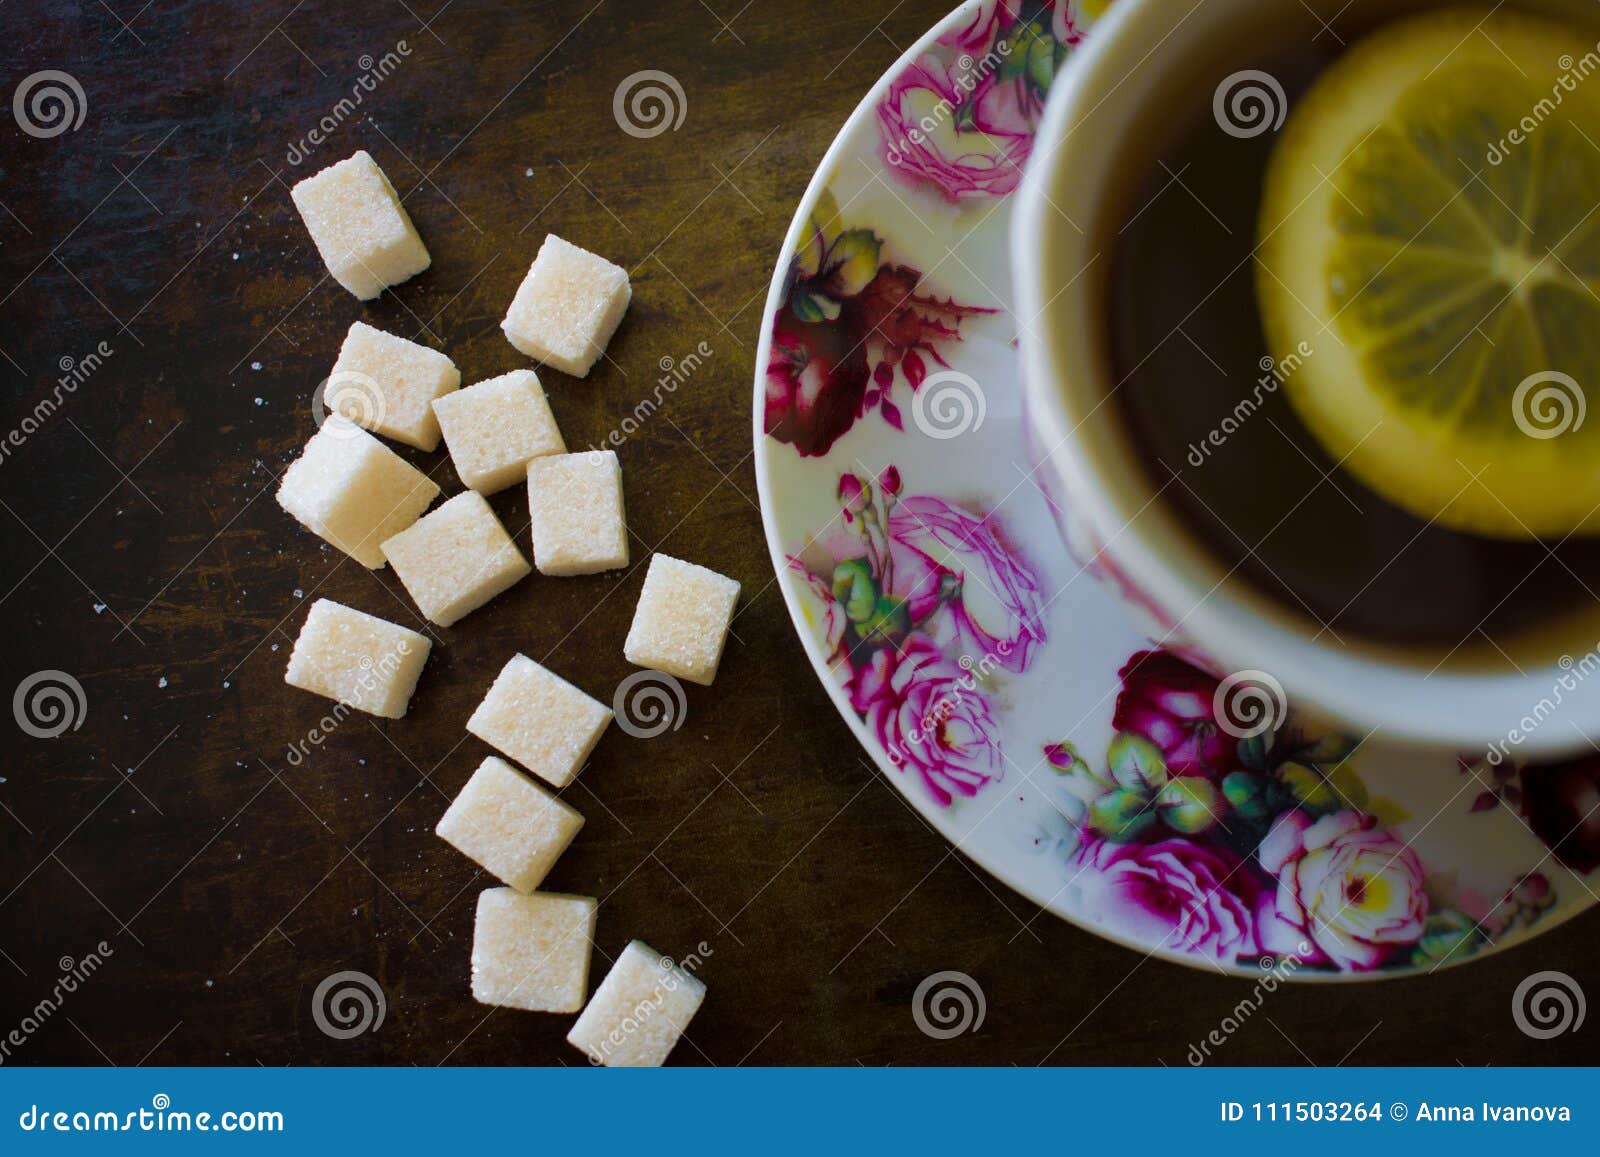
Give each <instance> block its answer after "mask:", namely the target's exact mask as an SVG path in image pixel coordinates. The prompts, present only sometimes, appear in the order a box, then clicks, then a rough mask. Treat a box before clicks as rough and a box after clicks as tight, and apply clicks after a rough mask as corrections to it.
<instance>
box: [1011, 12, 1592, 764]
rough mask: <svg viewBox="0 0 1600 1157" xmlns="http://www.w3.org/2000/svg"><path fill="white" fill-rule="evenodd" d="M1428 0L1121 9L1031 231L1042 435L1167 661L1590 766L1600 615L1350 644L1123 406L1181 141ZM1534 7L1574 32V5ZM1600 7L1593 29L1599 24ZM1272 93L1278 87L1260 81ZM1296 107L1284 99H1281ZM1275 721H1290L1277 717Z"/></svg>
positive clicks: (1030, 350)
mask: <svg viewBox="0 0 1600 1157" xmlns="http://www.w3.org/2000/svg"><path fill="white" fill-rule="evenodd" d="M1430 6H1433V5H1431V4H1429V3H1427V2H1426V0H1349V2H1348V3H1346V2H1344V0H1302V2H1301V3H1298V4H1285V3H1283V2H1282V0H1200V2H1192V0H1184V2H1182V3H1175V2H1173V0H1119V2H1118V3H1116V4H1113V5H1112V6H1111V8H1110V10H1109V12H1108V13H1107V14H1106V15H1105V16H1104V17H1103V18H1102V19H1101V20H1099V21H1098V22H1097V23H1096V25H1095V29H1094V34H1093V35H1092V36H1090V37H1088V38H1087V39H1086V40H1085V42H1084V43H1083V45H1082V46H1081V47H1079V48H1078V50H1077V51H1076V52H1075V54H1074V55H1073V56H1072V58H1071V61H1070V63H1069V65H1068V67H1067V68H1066V69H1065V70H1064V71H1063V73H1062V75H1061V76H1060V77H1059V78H1058V79H1057V81H1056V83H1055V85H1054V87H1053V88H1052V89H1051V91H1050V96H1049V100H1048V104H1047V106H1046V108H1045V111H1044V115H1043V119H1042V121H1041V123H1040V127H1039V131H1038V133H1037V136H1036V138H1035V140H1034V143H1033V149H1032V154H1031V156H1030V159H1029V163H1028V169H1027V173H1026V176H1025V178H1024V180H1023V182H1022V185H1021V187H1020V189H1019V191H1018V194H1017V196H1018V209H1017V213H1016V215H1015V217H1014V218H1013V222H1012V261H1013V269H1014V274H1015V280H1016V291H1017V298H1018V312H1019V314H1020V316H1021V317H1022V318H1025V319H1028V323H1027V324H1025V325H1024V326H1023V327H1022V332H1021V337H1020V341H1021V347H1022V355H1023V366H1024V376H1025V381H1024V388H1025V393H1026V398H1027V406H1028V417H1029V422H1030V435H1031V437H1032V439H1033V442H1034V446H1035V452H1036V456H1037V458H1038V460H1039V465H1040V469H1039V470H1038V477H1039V478H1040V479H1041V482H1042V484H1043V485H1044V486H1045V488H1046V489H1047V490H1048V491H1049V492H1050V494H1051V496H1052V498H1053V501H1054V503H1055V506H1056V508H1057V513H1058V520H1059V521H1060V523H1061V525H1062V529H1063V532H1064V535H1065V537H1066V539H1067V542H1068V545H1069V546H1070V547H1071V548H1072V550H1073V553H1074V554H1075V555H1076V556H1077V557H1078V558H1079V560H1080V561H1081V562H1083V563H1085V564H1087V565H1090V566H1092V568H1093V569H1094V570H1095V571H1096V573H1098V574H1100V575H1101V576H1103V577H1105V578H1106V579H1108V580H1109V581H1110V582H1111V583H1112V584H1113V585H1114V586H1115V588H1116V589H1117V590H1118V591H1119V592H1120V593H1121V594H1122V595H1123V596H1124V598H1125V600H1126V601H1127V602H1128V603H1129V605H1130V606H1132V607H1133V608H1134V609H1135V610H1136V611H1138V612H1140V613H1141V615H1142V617H1143V618H1144V620H1145V621H1146V624H1147V626H1151V627H1153V629H1154V630H1155V631H1156V632H1157V635H1158V639H1159V642H1160V644H1161V645H1162V646H1166V647H1169V648H1171V647H1177V648H1183V649H1185V650H1186V651H1187V652H1188V653H1191V654H1195V655H1199V656H1203V657H1204V661H1205V662H1206V664H1207V665H1208V666H1210V667H1212V668H1213V669H1214V670H1216V671H1217V672H1218V673H1219V674H1222V675H1225V676H1227V677H1226V678H1225V679H1224V680H1223V681H1224V683H1228V682H1229V680H1237V681H1238V683H1239V685H1240V686H1245V687H1247V688H1248V690H1249V692H1250V694H1252V695H1255V696H1258V697H1259V696H1265V697H1266V698H1269V699H1274V698H1275V699H1276V700H1278V701H1279V702H1280V703H1281V702H1282V701H1283V699H1284V697H1285V696H1286V695H1287V696H1288V697H1292V698H1294V699H1295V700H1296V701H1298V702H1299V703H1301V704H1302V705H1304V706H1306V707H1309V708H1312V709H1314V710H1317V711H1320V712H1321V713H1323V714H1326V715H1328V716H1331V717H1332V718H1333V719H1335V720H1337V721H1338V722H1340V723H1342V724H1344V725H1345V726H1347V727H1349V728H1351V729H1353V730H1354V731H1355V733H1356V734H1357V735H1362V734H1368V735H1370V734H1374V733H1380V734H1381V735H1382V736H1383V737H1384V738H1386V739H1395V740H1405V741H1415V742H1422V743H1430V744H1438V745H1442V746H1449V747H1453V748H1455V749H1456V750H1459V751H1468V752H1477V753H1483V752H1487V753H1489V758H1490V759H1491V761H1492V762H1495V763H1499V762H1500V761H1502V760H1505V759H1508V758H1510V757H1512V756H1513V755H1515V757H1516V758H1518V759H1529V758H1534V757H1539V756H1551V755H1559V754H1567V753H1571V752H1573V751H1578V750H1582V751H1584V752H1587V751H1588V750H1589V740H1588V739H1587V738H1586V736H1588V735H1595V734H1600V678H1595V679H1590V678H1589V675H1590V674H1593V673H1600V644H1597V640H1600V622H1597V621H1596V615H1595V613H1594V612H1593V611H1590V612H1588V613H1586V615H1585V616H1583V617H1581V618H1578V619H1573V620H1567V621H1559V622H1557V623H1556V624H1554V625H1553V626H1552V627H1549V628H1545V629H1541V631H1540V632H1539V633H1538V634H1537V635H1536V636H1529V637H1528V638H1526V639H1523V640H1520V641H1519V642H1518V643H1516V644H1514V645H1512V646H1511V648H1510V651H1511V654H1510V655H1509V656H1507V657H1506V661H1504V662H1501V661H1499V660H1498V659H1495V658H1494V656H1493V655H1489V656H1487V660H1488V661H1485V659H1486V656H1485V655H1484V654H1483V653H1482V652H1481V651H1480V652H1478V653H1470V652H1469V650H1468V649H1467V648H1460V649H1459V650H1457V651H1452V652H1450V653H1448V654H1446V653H1444V649H1443V648H1442V647H1441V648H1436V649H1428V648H1420V647H1417V648H1413V647H1401V646H1399V645H1387V644H1381V643H1377V642H1370V641H1367V642H1363V641H1359V640H1356V639H1353V638H1344V639H1337V638H1335V637H1333V636H1332V635H1331V633H1330V632H1327V631H1318V630H1317V628H1316V624H1314V623H1310V622H1309V620H1307V619H1304V618H1302V617H1301V616H1300V615H1298V614H1297V613H1295V612H1293V611H1291V610H1290V609H1289V608H1288V607H1286V606H1285V605H1283V604H1280V603H1277V602H1275V601H1273V600H1272V599H1270V598H1267V597H1266V596H1264V595H1263V594H1261V593H1260V592H1258V591H1257V590H1256V589H1255V588H1254V587H1252V586H1249V585H1248V584H1247V583H1245V582H1244V581H1242V580H1240V579H1237V578H1235V577H1234V575H1233V573H1232V572H1230V571H1228V570H1227V569H1226V568H1225V567H1224V566H1223V565H1222V564H1221V563H1220V562H1219V561H1218V559H1217V558H1216V557H1214V556H1213V555H1212V554H1211V552H1210V551H1209V550H1207V549H1206V548H1205V547H1204V546H1203V545H1202V544H1201V543H1200V541H1199V540H1198V539H1197V538H1196V537H1195V536H1194V535H1193V534H1191V533H1190V531H1189V530H1188V529H1187V528H1186V527H1185V526H1184V525H1182V523H1181V521H1180V519H1179V518H1178V516H1177V514H1176V512H1175V510H1174V508H1173V507H1171V506H1170V505H1168V504H1166V503H1164V502H1162V501H1160V500H1158V490H1157V487H1156V485H1155V483H1154V482H1153V480H1152V479H1150V478H1149V477H1148V475H1147V473H1146V471H1145V470H1144V468H1143V466H1142V464H1141V463H1140V462H1139V461H1138V459H1137V458H1136V456H1135V454H1134V451H1133V446H1132V441H1131V439H1130V437H1129V435H1128V432H1127V431H1126V430H1125V429H1124V428H1123V426H1122V423H1121V419H1120V414H1119V410H1118V407H1117V406H1115V405H1113V404H1109V403H1110V397H1111V394H1112V392H1113V390H1114V388H1115V375H1114V373H1113V371H1112V368H1111V358H1110V353H1109V348H1108V347H1109V331H1110V327H1109V325H1108V323H1107V317H1106V313H1107V304H1106V302H1107V296H1108V295H1107V282H1108V278H1109V268H1108V267H1109V266H1110V265H1111V264H1112V262H1111V261H1110V260H1109V259H1108V257H1109V254H1110V252H1111V250H1112V248H1113V247H1114V245H1115V243H1116V239H1117V235H1118V233H1119V231H1120V229H1121V228H1122V226H1123V225H1125V224H1126V222H1127V221H1128V218H1129V214H1130V212H1131V211H1132V210H1131V209H1130V204H1129V202H1130V198H1129V196H1128V190H1129V189H1131V188H1134V187H1136V186H1135V182H1136V180H1137V179H1138V178H1139V177H1140V176H1142V175H1144V174H1146V173H1148V172H1150V171H1152V170H1153V169H1154V167H1155V164H1156V159H1157V157H1158V156H1159V153H1158V152H1157V150H1158V149H1160V148H1161V147H1162V144H1163V143H1164V139H1165V138H1164V133H1163V131H1162V130H1163V128H1164V126H1167V125H1170V124H1172V123H1174V121H1175V120H1176V119H1177V115H1178V114H1179V113H1187V112H1188V111H1190V110H1192V109H1193V108H1194V106H1195V105H1196V103H1201V104H1204V105H1206V106H1208V107H1210V106H1212V104H1213V93H1214V92H1218V91H1220V88H1221V82H1225V81H1227V80H1229V79H1232V78H1233V77H1235V76H1237V75H1238V74H1240V73H1242V72H1245V71H1246V70H1251V69H1258V68H1259V67H1260V66H1261V64H1262V63H1263V62H1264V61H1269V60H1271V59H1272V58H1273V56H1274V53H1275V50H1276V49H1277V48H1279V47H1281V46H1282V45H1284V44H1289V43H1306V42H1309V41H1311V40H1312V39H1313V38H1314V37H1315V36H1316V35H1318V34H1319V33H1325V30H1326V28H1327V27H1328V26H1329V25H1328V22H1331V21H1336V22H1337V26H1338V29H1339V35H1340V36H1341V37H1345V38H1348V37H1352V36H1356V35H1360V34H1361V33H1362V32H1364V31H1366V30H1368V29H1370V28H1372V27H1374V26H1376V25H1378V24H1381V23H1383V22H1384V21H1385V20H1388V19H1392V18H1394V17H1395V16H1398V15H1402V14H1404V13H1406V12H1409V11H1412V10H1415V9H1418V8H1423V7H1430ZM1521 6H1523V7H1532V8H1536V9H1541V10H1552V11H1555V12H1557V13H1560V14H1566V15H1573V14H1580V13H1583V12H1584V11H1585V8H1584V7H1583V6H1580V5H1577V4H1575V3H1573V2H1571V0H1545V2H1543V3H1534V2H1532V0H1521ZM1592 8H1593V6H1592V5H1588V6H1587V9H1588V10H1589V11H1588V15H1587V20H1588V21H1589V22H1590V23H1594V21H1595V16H1594V14H1593V12H1592ZM1256 75H1261V74H1260V73H1256ZM1278 95H1279V97H1280V98H1281V92H1280V93H1279V94H1278ZM1266 709H1270V704H1268V705H1267V708H1266Z"/></svg>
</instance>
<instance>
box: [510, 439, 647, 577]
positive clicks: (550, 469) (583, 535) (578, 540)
mask: <svg viewBox="0 0 1600 1157" xmlns="http://www.w3.org/2000/svg"><path fill="white" fill-rule="evenodd" d="M528 514H529V516H530V517H531V519H532V522H533V565H534V566H536V567H538V568H539V573H540V574H548V575H573V574H594V573H596V572H597V571H603V570H615V569H617V568H618V567H624V566H627V565H628V522H627V518H626V516H625V514H624V513H623V509H622V466H621V464H620V463H619V462H618V461H617V455H616V452H615V451H612V450H585V451H583V452H581V453H578V454H554V455H551V456H550V457H548V458H535V459H534V460H533V461H531V462H529V463H528Z"/></svg>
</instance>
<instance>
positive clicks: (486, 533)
mask: <svg viewBox="0 0 1600 1157" xmlns="http://www.w3.org/2000/svg"><path fill="white" fill-rule="evenodd" d="M383 553H384V556H385V557H386V558H387V559H388V560H389V563H390V565H392V566H393V567H394V573H395V574H396V575H397V576H399V578H400V581H401V582H402V583H403V584H404V585H405V588H406V590H407V591H409V592H410V593H411V597H412V598H413V599H415V600H416V603H417V607H418V609H420V610H421V611H422V613H423V614H424V615H426V616H427V617H428V619H429V621H430V622H435V623H438V624H439V625H440V626H441V627H448V626H449V625H450V624H451V623H454V622H455V621H456V620H457V619H460V618H461V617H462V616H464V615H467V614H470V613H471V612H473V611H475V610H477V609H478V608H479V607H481V606H483V604H484V603H486V602H488V601H489V600H490V599H492V598H494V597H495V595H497V594H499V593H500V592H502V591H504V590H506V589H507V588H508V587H510V586H512V585H514V584H515V583H518V582H520V581H521V580H522V579H524V578H526V577H527V576H528V575H530V574H532V573H533V568H532V567H530V566H529V565H528V560H527V559H525V558H523V557H522V552H521V551H519V550H518V549H517V544H516V543H514V542H512V541H511V536H510V535H509V534H507V533H506V528H505V527H504V526H501V525H500V520H499V519H498V518H496V517H495V516H494V511H493V510H490V509H489V503H488V502H486V501H485V500H484V497H483V495H481V494H479V493H478V492H477V491H476V490H466V491H463V492H462V493H460V494H457V495H456V496H455V497H454V498H452V499H450V500H449V501H448V502H446V503H444V504H443V505H441V506H440V507H439V509H438V510H435V511H434V512H433V513H431V514H429V515H427V516H426V517H423V518H419V519H418V520H417V521H416V522H415V523H413V524H412V525H411V526H410V527H409V528H408V529H406V530H403V531H401V532H400V533H399V534H397V535H395V536H394V537H393V538H389V539H386V540H385V541H384V543H383Z"/></svg>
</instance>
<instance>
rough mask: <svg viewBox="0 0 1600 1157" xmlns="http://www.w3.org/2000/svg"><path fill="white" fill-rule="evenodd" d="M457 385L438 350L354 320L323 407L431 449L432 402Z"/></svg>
mask: <svg viewBox="0 0 1600 1157" xmlns="http://www.w3.org/2000/svg"><path fill="white" fill-rule="evenodd" d="M460 385H461V371H460V370H458V369H456V364H455V363H454V362H453V361H451V360H450V359H449V358H447V357H445V356H444V354H442V353H440V352H439V351H438V350H433V349H429V348H428V347H427V346H425V345H418V344H417V343H416V342H414V341H407V340H406V339H405V338H403V337H396V336H395V335H394V334H392V333H384V332H383V330H381V329H374V328H373V327H372V326H370V325H368V324H366V322H362V321H358V322H356V323H355V324H354V325H352V326H351V327H350V332H349V333H347V334H345V336H344V344H343V345H342V346H340V347H339V357H338V360H337V361H335V362H334V363H333V372H332V373H330V374H329V375H328V380H327V383H326V384H325V385H324V386H323V388H322V404H323V405H324V406H326V407H327V408H328V409H330V410H333V411H335V412H336V413H340V414H343V415H344V416H345V417H347V418H349V419H350V420H351V421H352V422H354V423H355V424H356V425H358V426H364V427H365V428H366V429H368V430H371V431H373V432H374V433H378V434H382V435H384V436H385V437H389V438H393V439H394V440H395V441H397V442H404V443H405V444H406V445H407V446H415V447H416V448H417V449H418V450H430V451H431V450H436V449H438V447H439V420H438V419H437V418H435V417H434V416H433V405H432V403H433V400H434V399H435V398H437V397H440V396H441V395H445V394H449V393H450V392H452V391H453V390H455V389H457V388H458V387H459V386H460Z"/></svg>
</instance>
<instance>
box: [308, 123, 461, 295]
mask: <svg viewBox="0 0 1600 1157" xmlns="http://www.w3.org/2000/svg"><path fill="white" fill-rule="evenodd" d="M289 196H290V197H292V198H293V199H294V207H295V208H296V209H298V210H300V216H301V218H302V219H303V220H304V221H305V223H306V228H307V229H308V230H310V232H311V240H312V241H314V242H315V243H316V246H317V252H318V253H320V254H322V260H323V262H324V263H325V264H326V265H327V267H328V272H329V273H331V274H333V279H334V280H335V281H337V282H338V283H339V284H340V285H342V286H344V287H345V288H346V289H348V290H349V291H350V292H351V293H353V294H355V295H356V296H357V297H359V298H360V299H361V300H362V301H369V300H371V299H372V298H374V297H377V296H378V294H380V293H382V292H383V291H384V290H385V289H387V288H388V287H389V286H391V285H399V284H400V283H401V282H402V281H404V280H406V279H407V278H409V277H414V276H415V275H416V274H418V273H421V272H422V271H423V270H424V269H426V268H428V264H429V262H430V260H431V259H430V258H429V257H428V250H427V249H426V247H424V246H423V244H422V238H421V237H418V236H417V230H416V228H415V226H413V225H412V224H411V218H410V217H409V216H408V215H407V214H406V211H405V207H404V206H403V205H401V204H400V198H399V197H398V196H396V194H395V191H394V186H393V185H391V184H390V183H389V178H388V177H386V176H384V173H383V170H382V169H380V168H378V162H377V161H374V160H373V159H372V157H371V155H370V154H369V153H367V151H366V150H365V149H362V150H360V151H358V152H357V153H356V154H355V155H354V156H351V157H347V158H345V159H344V160H342V161H340V162H339V163H338V164H336V165H330V166H329V167H328V168H326V169H323V170H322V172H320V173H316V174H314V175H312V176H310V177H307V178H306V179H305V180H303V181H301V182H300V183H299V184H297V185H295V187H294V188H293V189H291V190H289Z"/></svg>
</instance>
